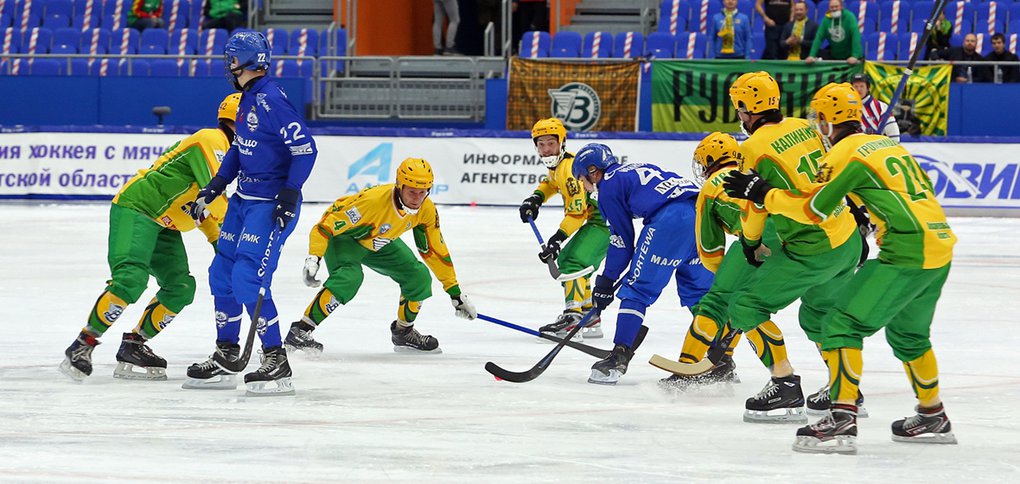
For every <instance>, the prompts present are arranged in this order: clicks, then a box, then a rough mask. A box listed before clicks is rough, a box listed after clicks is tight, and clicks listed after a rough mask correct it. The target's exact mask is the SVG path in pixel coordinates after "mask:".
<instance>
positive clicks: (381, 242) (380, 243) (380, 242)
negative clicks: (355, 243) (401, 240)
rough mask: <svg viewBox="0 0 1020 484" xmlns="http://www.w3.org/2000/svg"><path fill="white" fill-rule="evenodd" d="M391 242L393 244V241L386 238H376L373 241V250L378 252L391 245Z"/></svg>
mask: <svg viewBox="0 0 1020 484" xmlns="http://www.w3.org/2000/svg"><path fill="white" fill-rule="evenodd" d="M390 242H393V240H392V239H387V238H384V237H376V238H374V239H372V250H374V251H376V252H378V251H379V250H380V249H382V248H383V247H386V246H387V245H389V243H390Z"/></svg>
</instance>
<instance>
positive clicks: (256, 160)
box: [184, 31, 316, 395]
mask: <svg viewBox="0 0 1020 484" xmlns="http://www.w3.org/2000/svg"><path fill="white" fill-rule="evenodd" d="M224 62H225V64H226V65H225V67H226V69H227V71H228V72H229V75H228V78H229V79H231V80H232V82H233V84H234V87H235V88H237V90H239V91H241V103H240V107H239V108H238V125H237V137H236V138H235V139H234V144H233V146H231V148H230V151H228V152H227V154H226V156H225V157H224V158H223V164H222V165H220V170H219V171H218V172H217V173H216V176H214V177H213V178H212V180H210V181H209V183H208V184H206V186H205V188H203V189H202V190H201V191H200V192H199V193H198V198H197V200H196V201H195V206H196V207H198V208H201V207H203V206H204V205H205V204H207V203H209V202H210V201H212V200H213V199H215V198H216V197H218V196H220V194H222V193H223V191H224V190H225V189H226V187H227V184H228V183H230V182H232V181H234V180H235V179H236V180H237V192H236V193H235V194H234V195H233V196H232V197H231V200H230V207H229V209H228V210H227V214H226V216H225V219H224V221H223V227H222V228H221V231H220V240H219V245H218V248H217V252H216V257H215V258H214V259H213V262H212V265H211V266H210V267H209V287H210V289H212V294H213V298H214V305H215V309H216V352H215V353H214V354H213V356H211V357H210V358H209V360H207V361H205V362H202V363H196V364H194V365H191V366H190V367H188V378H189V379H188V380H187V381H186V382H185V384H184V387H185V388H234V387H235V386H236V382H235V381H234V378H233V375H232V374H231V373H230V372H229V371H227V369H226V368H225V367H224V366H223V365H222V364H220V363H217V361H222V362H228V361H231V360H233V361H236V360H237V359H238V354H239V352H240V347H239V345H238V339H239V334H240V331H241V313H242V311H243V310H244V309H245V308H247V309H248V314H249V316H251V315H253V314H252V313H254V312H255V306H256V305H257V303H258V300H259V299H260V295H259V291H260V288H263V287H264V289H265V294H264V296H262V297H261V299H262V306H261V312H260V313H259V314H258V318H257V320H256V321H255V323H256V328H257V331H258V335H259V338H260V339H261V340H262V364H261V366H259V368H258V370H256V371H254V372H251V373H248V374H246V375H245V376H244V382H245V384H246V386H247V390H248V393H249V394H254V395H263V394H290V393H293V391H294V389H293V386H291V382H290V377H291V369H290V364H288V362H287V351H286V350H285V349H284V348H283V342H282V341H281V339H280V329H279V324H277V323H278V317H277V309H276V304H275V303H274V302H273V295H272V289H271V287H270V281H271V280H272V277H273V271H275V270H276V265H277V263H278V261H279V258H280V251H281V250H282V249H283V244H284V242H285V241H286V240H287V237H288V236H290V233H291V232H293V231H294V225H295V224H294V220H295V219H296V218H297V217H298V214H299V212H300V207H301V187H302V186H303V185H304V182H305V180H306V179H307V178H308V175H309V173H311V171H312V166H313V165H314V163H315V156H316V149H315V141H314V140H313V139H312V135H311V133H309V132H308V128H306V127H305V123H304V120H303V119H302V117H301V115H300V114H298V112H297V110H296V109H294V106H292V105H291V104H290V101H288V100H287V95H286V94H285V93H284V92H283V90H282V89H280V87H279V86H278V85H277V84H276V83H275V82H274V81H273V80H272V79H270V78H269V76H267V75H266V73H267V70H268V68H269V65H270V46H269V41H267V40H266V37H265V36H264V35H263V34H262V33H260V32H251V31H244V32H238V33H236V34H234V35H233V36H232V37H231V38H230V39H229V40H227V45H226V47H225V48H224Z"/></svg>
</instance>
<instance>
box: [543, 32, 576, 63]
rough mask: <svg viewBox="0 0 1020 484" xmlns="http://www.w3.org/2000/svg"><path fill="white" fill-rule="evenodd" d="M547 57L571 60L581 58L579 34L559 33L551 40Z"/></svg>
mask: <svg viewBox="0 0 1020 484" xmlns="http://www.w3.org/2000/svg"><path fill="white" fill-rule="evenodd" d="M549 57H560V58H573V57H581V34H579V33H577V32H559V33H557V34H556V35H554V36H553V38H552V46H551V47H549Z"/></svg>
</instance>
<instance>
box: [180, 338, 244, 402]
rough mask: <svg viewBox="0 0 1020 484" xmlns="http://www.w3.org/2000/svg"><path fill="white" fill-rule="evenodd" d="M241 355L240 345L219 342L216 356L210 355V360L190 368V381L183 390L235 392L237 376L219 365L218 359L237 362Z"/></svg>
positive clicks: (188, 380)
mask: <svg viewBox="0 0 1020 484" xmlns="http://www.w3.org/2000/svg"><path fill="white" fill-rule="evenodd" d="M240 355H241V346H240V345H238V344H236V343H230V342H227V341H217V342H216V353H215V354H213V355H210V356H209V359H208V360H205V361H203V362H201V363H195V364H193V365H191V366H189V367H188V379H187V380H185V381H184V385H181V388H186V389H189V390H233V389H235V388H237V379H236V376H235V375H236V374H235V373H234V372H231V371H227V370H226V369H225V368H223V367H222V366H220V365H218V364H217V363H216V359H217V358H219V359H221V360H225V361H237V359H238V358H239V357H240Z"/></svg>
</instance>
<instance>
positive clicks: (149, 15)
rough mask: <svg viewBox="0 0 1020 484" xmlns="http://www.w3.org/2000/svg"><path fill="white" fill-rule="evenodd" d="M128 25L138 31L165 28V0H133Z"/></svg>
mask: <svg viewBox="0 0 1020 484" xmlns="http://www.w3.org/2000/svg"><path fill="white" fill-rule="evenodd" d="M128 25H130V26H131V28H133V29H135V30H138V31H142V30H145V29H161V28H163V0H132V2H131V12H130V13H129V14H128Z"/></svg>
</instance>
